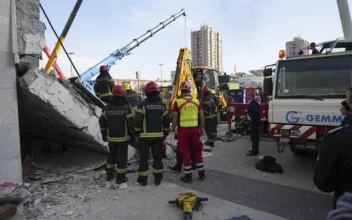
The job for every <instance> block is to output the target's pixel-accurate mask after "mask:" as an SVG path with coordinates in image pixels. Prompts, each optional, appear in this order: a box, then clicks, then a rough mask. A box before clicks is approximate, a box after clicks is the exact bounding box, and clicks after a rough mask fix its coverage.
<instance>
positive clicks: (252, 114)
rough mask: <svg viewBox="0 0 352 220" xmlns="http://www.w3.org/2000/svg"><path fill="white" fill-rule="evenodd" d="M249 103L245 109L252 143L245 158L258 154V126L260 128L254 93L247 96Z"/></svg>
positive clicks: (258, 111)
mask: <svg viewBox="0 0 352 220" xmlns="http://www.w3.org/2000/svg"><path fill="white" fill-rule="evenodd" d="M248 97H249V99H250V101H249V104H248V109H247V117H248V120H249V121H250V132H251V141H252V150H250V151H249V153H248V154H247V156H257V155H258V153H259V126H260V121H261V119H260V106H259V103H258V102H257V101H256V100H255V94H254V92H250V93H249V95H248Z"/></svg>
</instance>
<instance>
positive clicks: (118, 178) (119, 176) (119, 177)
mask: <svg viewBox="0 0 352 220" xmlns="http://www.w3.org/2000/svg"><path fill="white" fill-rule="evenodd" d="M127 181H128V178H127V177H126V173H118V174H117V175H116V184H119V185H120V184H121V183H125V182H127Z"/></svg>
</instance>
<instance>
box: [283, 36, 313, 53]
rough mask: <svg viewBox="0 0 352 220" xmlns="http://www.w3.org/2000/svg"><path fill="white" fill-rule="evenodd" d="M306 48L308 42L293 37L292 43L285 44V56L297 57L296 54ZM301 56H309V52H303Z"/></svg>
mask: <svg viewBox="0 0 352 220" xmlns="http://www.w3.org/2000/svg"><path fill="white" fill-rule="evenodd" d="M308 46H309V42H308V41H306V40H304V39H302V38H301V37H294V38H293V41H288V42H286V56H287V57H292V56H298V52H299V51H300V50H301V49H303V48H305V47H308ZM302 55H309V50H303V54H302Z"/></svg>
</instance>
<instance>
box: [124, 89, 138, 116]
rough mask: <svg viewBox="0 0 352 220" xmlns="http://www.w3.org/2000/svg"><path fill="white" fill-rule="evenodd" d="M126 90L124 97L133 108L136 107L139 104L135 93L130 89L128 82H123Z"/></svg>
mask: <svg viewBox="0 0 352 220" xmlns="http://www.w3.org/2000/svg"><path fill="white" fill-rule="evenodd" d="M124 87H125V90H126V99H127V100H128V102H129V104H130V105H131V107H132V109H133V110H136V109H137V106H138V104H139V101H138V97H137V93H136V92H135V91H133V90H132V88H131V85H130V84H129V83H125V84H124Z"/></svg>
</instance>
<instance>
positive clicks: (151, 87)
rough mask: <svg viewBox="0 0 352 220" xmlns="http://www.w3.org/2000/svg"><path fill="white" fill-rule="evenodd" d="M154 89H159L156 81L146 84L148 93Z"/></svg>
mask: <svg viewBox="0 0 352 220" xmlns="http://www.w3.org/2000/svg"><path fill="white" fill-rule="evenodd" d="M153 91H159V86H158V84H156V83H155V82H153V81H150V82H149V83H147V85H145V92H146V93H147V94H148V93H151V92H153Z"/></svg>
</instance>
